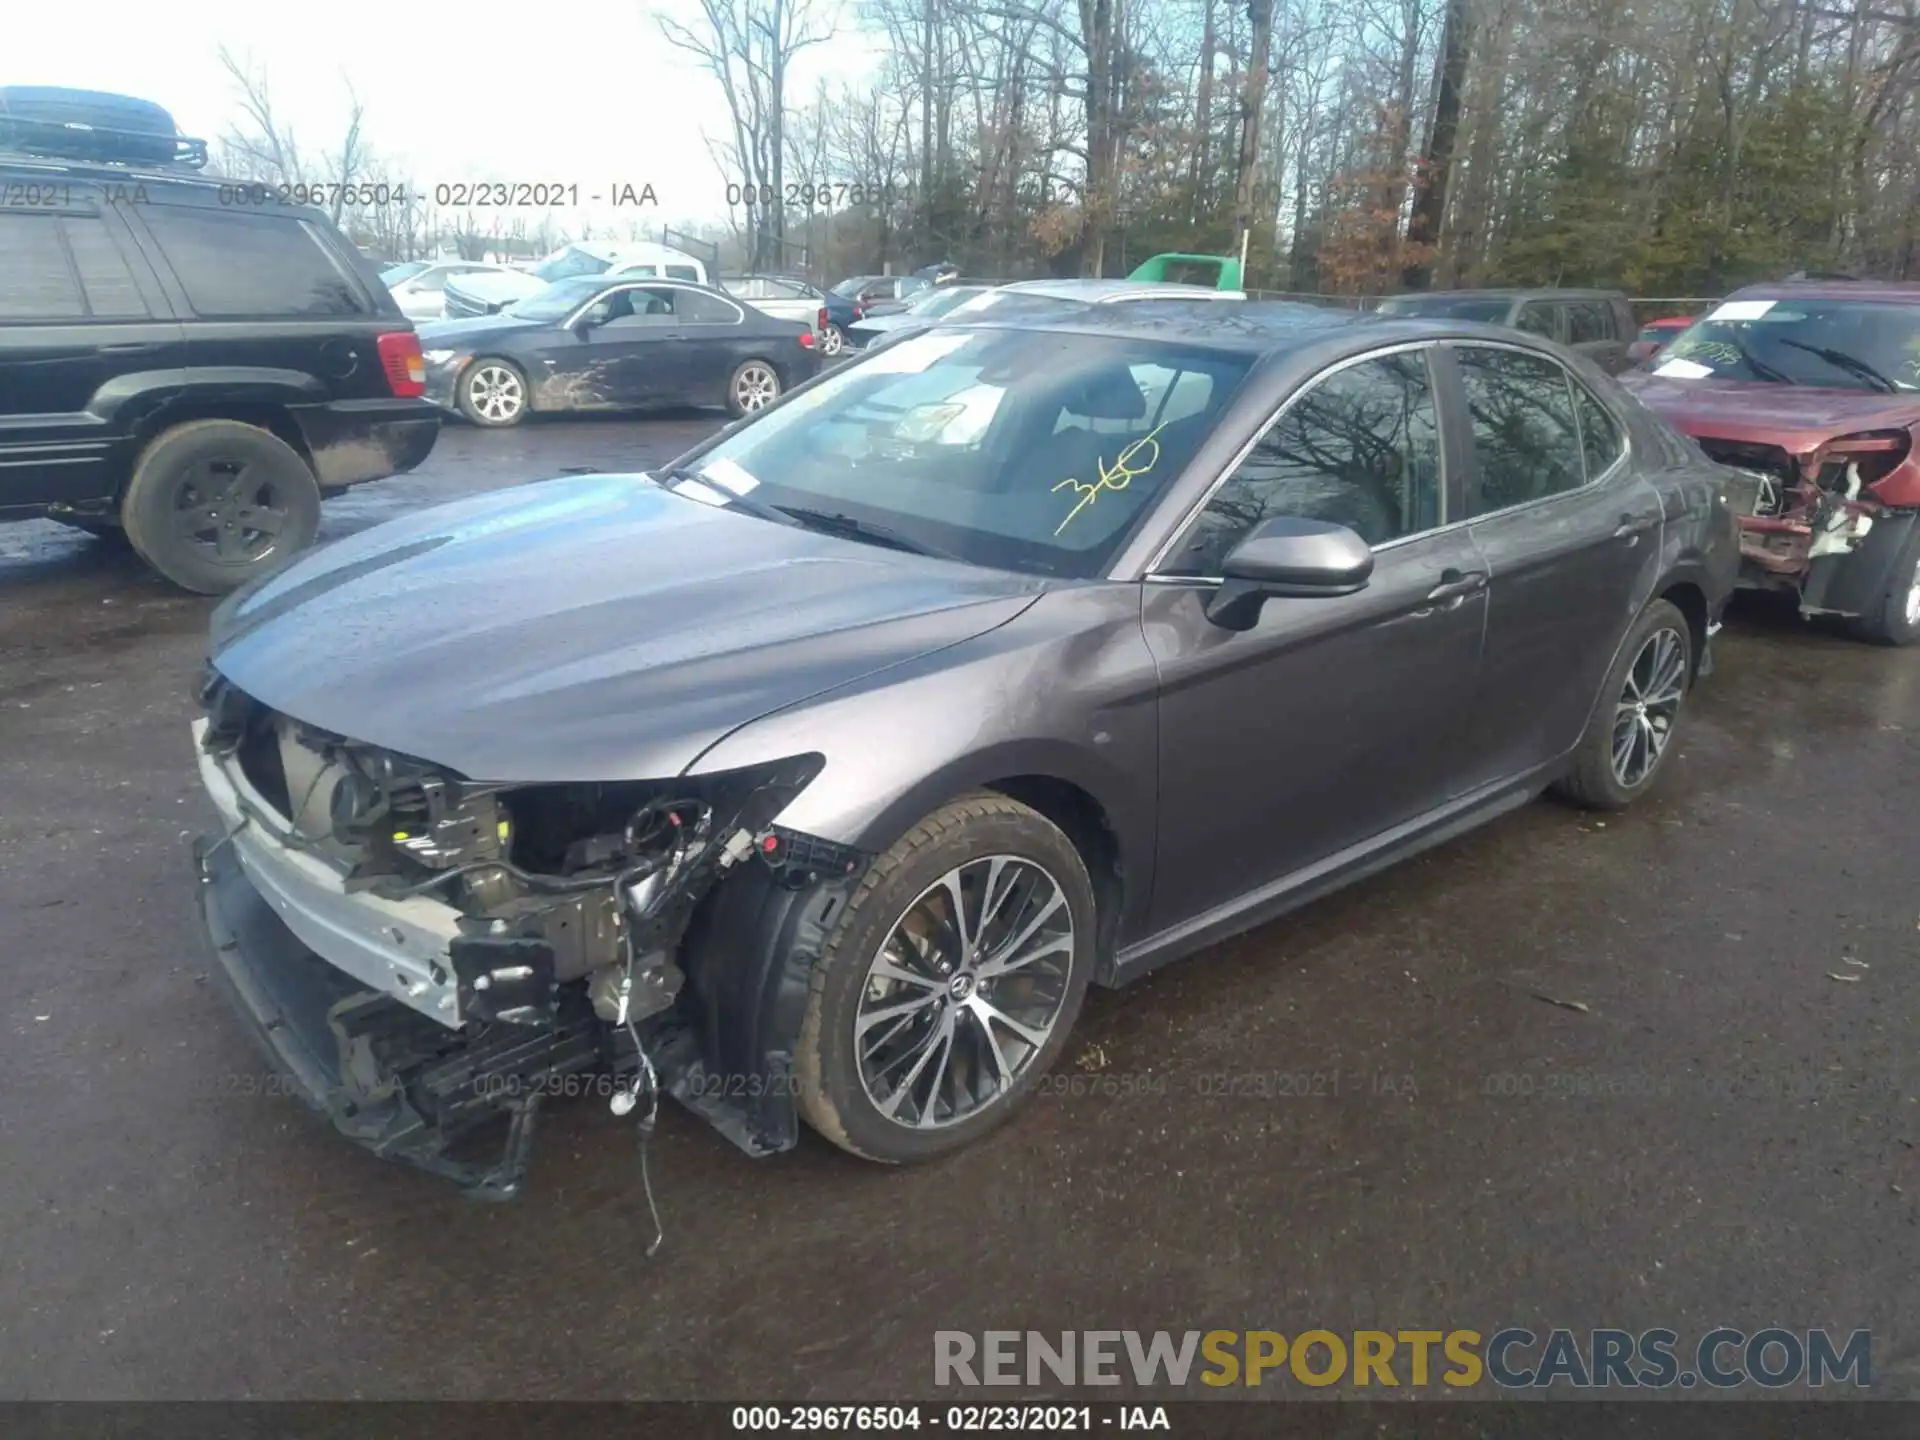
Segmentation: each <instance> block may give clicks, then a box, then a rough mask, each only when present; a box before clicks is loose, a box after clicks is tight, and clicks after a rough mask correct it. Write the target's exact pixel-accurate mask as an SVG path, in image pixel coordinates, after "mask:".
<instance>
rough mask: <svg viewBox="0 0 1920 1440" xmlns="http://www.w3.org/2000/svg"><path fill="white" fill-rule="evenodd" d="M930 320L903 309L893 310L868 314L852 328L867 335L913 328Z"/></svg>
mask: <svg viewBox="0 0 1920 1440" xmlns="http://www.w3.org/2000/svg"><path fill="white" fill-rule="evenodd" d="M932 323H933V322H932V321H931V320H923V319H921V318H920V317H919V316H918V315H909V314H907V313H906V312H905V311H895V312H894V313H893V314H890V315H874V314H871V313H870V314H868V316H867V318H866V319H864V320H862V321H861V322H860V323H859V324H857V325H855V326H854V327H853V328H854V329H855V330H859V331H861V332H863V333H865V334H869V335H887V334H891V333H892V332H893V331H895V330H913V329H920V328H924V327H926V326H928V325H931V324H932Z"/></svg>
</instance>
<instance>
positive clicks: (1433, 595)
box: [1427, 566, 1487, 610]
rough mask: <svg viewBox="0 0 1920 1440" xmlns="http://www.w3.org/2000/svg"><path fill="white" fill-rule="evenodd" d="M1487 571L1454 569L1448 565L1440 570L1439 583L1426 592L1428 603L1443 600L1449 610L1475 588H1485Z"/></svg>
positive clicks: (1436, 602)
mask: <svg viewBox="0 0 1920 1440" xmlns="http://www.w3.org/2000/svg"><path fill="white" fill-rule="evenodd" d="M1486 584H1487V572H1486V571H1484V570H1455V569H1454V568H1453V567H1451V566H1449V567H1448V568H1446V569H1445V570H1442V571H1441V572H1440V583H1439V584H1438V585H1436V586H1434V587H1433V589H1431V590H1429V591H1428V592H1427V600H1428V602H1429V603H1433V604H1438V603H1442V602H1444V603H1445V604H1446V608H1447V609H1449V610H1451V609H1452V608H1453V607H1454V606H1455V605H1458V604H1459V603H1460V602H1461V601H1462V600H1464V599H1466V598H1467V596H1469V595H1471V594H1473V593H1474V591H1476V590H1482V589H1485V588H1486Z"/></svg>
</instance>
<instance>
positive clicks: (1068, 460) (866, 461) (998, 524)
mask: <svg viewBox="0 0 1920 1440" xmlns="http://www.w3.org/2000/svg"><path fill="white" fill-rule="evenodd" d="M1250 364H1251V357H1249V356H1247V355H1242V354H1234V353H1227V354H1222V353H1217V352H1214V351H1210V350H1204V349H1199V348H1195V347H1191V346H1185V345H1174V344H1168V343H1164V342H1160V341H1145V340H1139V339H1134V338H1132V337H1120V336H1106V335H1098V336H1088V335H1062V334H1057V333H1050V332H1041V331H1033V330H962V331H932V332H929V333H927V334H924V335H920V336H916V337H913V338H911V339H908V340H903V341H901V342H899V343H897V344H895V345H891V346H888V347H887V348H886V349H885V350H884V351H881V352H879V353H877V354H875V355H873V356H872V357H871V358H868V359H864V360H859V361H856V362H855V363H853V364H851V365H849V366H847V367H846V368H845V369H844V370H842V371H840V372H839V373H837V374H834V375H830V376H828V377H827V379H825V380H824V381H822V382H821V383H820V384H819V385H817V386H816V387H814V388H813V389H811V390H809V391H808V392H807V393H805V394H804V395H800V396H797V397H795V398H794V399H793V400H792V401H790V402H788V403H787V404H785V405H782V406H781V407H780V408H778V409H776V410H773V411H770V412H769V413H768V414H766V415H765V416H764V417H762V418H760V419H758V420H755V421H752V422H750V423H749V424H747V425H746V426H745V427H744V428H742V429H740V430H739V431H737V432H735V433H734V434H733V435H731V436H729V437H728V438H726V439H724V440H722V441H721V442H720V443H719V444H718V445H715V446H714V447H713V448H712V449H710V450H707V451H706V452H704V453H703V454H701V455H700V456H699V457H698V458H697V459H695V460H694V461H693V462H692V466H691V468H692V469H693V470H695V471H696V472H698V473H700V474H702V475H704V476H706V477H708V478H709V479H710V480H711V481H712V482H713V484H714V485H715V486H717V487H719V488H720V489H723V490H728V491H732V492H734V493H736V494H739V495H743V496H745V495H747V494H748V493H749V492H750V493H751V498H752V500H753V502H754V503H755V504H756V505H761V506H768V505H771V506H779V505H790V506H800V507H805V508H807V509H810V510H816V511H821V512H826V513H829V514H835V515H844V516H847V517H850V518H851V519H853V520H856V521H860V522H864V523H866V524H869V525H879V526H884V527H887V528H889V529H891V530H894V531H897V532H898V533H900V534H901V535H903V536H906V537H908V538H909V539H912V540H914V541H918V542H920V543H922V544H925V545H927V546H930V547H932V548H934V549H937V550H941V551H945V552H948V553H950V554H953V555H955V556H958V557H959V558H961V559H965V560H969V561H972V562H973V563H975V564H979V565H990V566H994V567H996V568H1000V569H1007V570H1023V571H1030V572H1036V573H1040V574H1049V575H1066V576H1076V577H1090V576H1095V575H1098V574H1100V573H1102V571H1103V570H1104V569H1105V567H1106V565H1107V563H1108V561H1110V560H1111V559H1112V557H1113V555H1114V554H1115V553H1116V552H1117V551H1118V550H1119V548H1120V546H1121V544H1122V543H1123V542H1124V541H1125V539H1126V538H1127V536H1128V535H1129V534H1130V533H1131V532H1132V530H1133V528H1134V526H1135V524H1136V523H1137V522H1138V521H1139V520H1140V519H1141V518H1142V517H1143V516H1144V514H1145V513H1146V511H1147V510H1148V508H1149V507H1150V506H1151V505H1152V504H1153V502H1154V500H1155V499H1156V498H1157V497H1158V496H1159V495H1160V494H1161V493H1162V492H1163V491H1164V490H1165V488H1166V487H1167V486H1168V485H1170V484H1172V483H1173V481H1174V480H1175V479H1176V478H1177V477H1178V476H1179V474H1180V472H1181V471H1182V469H1184V468H1185V466H1186V464H1187V462H1188V461H1189V460H1190V459H1191V458H1192V457H1193V454H1194V451H1195V450H1196V449H1197V448H1198V446H1199V445H1200V442H1201V441H1202V440H1203V439H1204V438H1205V437H1206V435H1207V433H1208V432H1209V431H1210V430H1211V428H1212V426H1213V423H1214V420H1215V418H1216V417H1217V416H1218V415H1219V414H1220V412H1221V410H1222V408H1223V407H1224V406H1225V405H1226V404H1227V401H1228V399H1229V398H1230V397H1231V396H1232V394H1233V393H1234V391H1235V390H1236V389H1237V388H1238V387H1239V385H1240V382H1241V381H1242V380H1243V379H1245V378H1246V373H1247V370H1248V368H1249V366H1250Z"/></svg>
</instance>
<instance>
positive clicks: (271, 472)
mask: <svg viewBox="0 0 1920 1440" xmlns="http://www.w3.org/2000/svg"><path fill="white" fill-rule="evenodd" d="M120 520H121V524H122V525H123V526H124V527H125V528H126V533H127V539H128V540H129V541H130V542H131V543H132V545H133V548H134V549H135V550H136V551H137V552H138V553H139V555H140V558H141V559H143V560H145V561H146V562H147V563H148V564H149V565H151V566H152V567H153V568H154V569H155V570H158V571H159V572H160V573H161V574H162V575H164V576H166V577H167V579H169V580H171V581H172V582H173V583H174V584H176V585H178V586H180V587H181V588H182V589H186V590H194V591H197V592H199V593H200V594H202V595H218V594H221V593H223V592H225V591H228V590H232V589H234V588H236V587H237V586H239V585H241V584H244V583H245V582H246V581H248V580H251V579H252V578H253V577H254V576H256V575H259V574H261V573H263V572H265V571H267V570H272V569H275V568H277V567H278V566H280V565H281V564H283V563H284V562H285V561H286V560H287V558H288V557H289V556H291V555H294V554H296V553H297V552H299V551H301V550H304V549H306V548H307V546H309V545H311V544H312V543H313V540H314V536H315V535H317V534H318V533H319V530H320V486H319V483H318V482H317V481H316V480H315V479H314V478H313V471H312V470H310V469H308V468H307V462H306V461H305V460H303V459H302V458H301V457H300V454H299V452H298V451H296V450H294V449H293V447H292V446H290V445H288V444H287V443H286V442H285V441H284V440H282V439H280V437H279V436H277V435H274V434H272V433H271V432H270V431H266V430H262V429H261V428H259V427H258V426H257V425H242V424H240V423H239V422H238V421H234V420H195V421H191V422H189V423H188V424H185V425H177V426H175V427H174V428H173V429H171V430H167V431H164V432H163V433H162V434H161V435H159V436H158V437H157V438H156V439H155V440H154V441H153V442H152V443H151V444H149V445H148V446H147V448H146V450H145V451H144V452H142V454H141V456H140V459H139V461H138V463H137V464H135V466H134V469H133V478H132V479H131V480H129V481H128V482H127V490H126V494H125V495H124V496H123V497H122V498H121V501H120Z"/></svg>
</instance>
